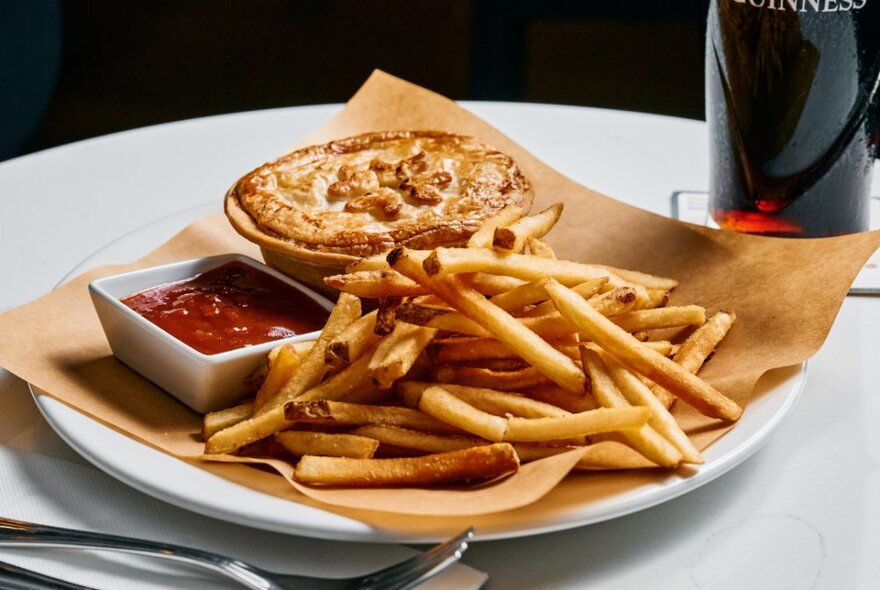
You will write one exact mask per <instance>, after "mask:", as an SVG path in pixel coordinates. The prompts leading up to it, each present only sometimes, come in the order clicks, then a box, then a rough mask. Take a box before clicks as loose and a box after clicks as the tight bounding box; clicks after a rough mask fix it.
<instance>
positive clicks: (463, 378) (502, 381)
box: [431, 365, 552, 391]
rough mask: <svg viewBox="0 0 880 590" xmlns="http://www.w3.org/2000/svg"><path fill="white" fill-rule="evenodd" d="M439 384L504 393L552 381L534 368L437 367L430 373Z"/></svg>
mask: <svg viewBox="0 0 880 590" xmlns="http://www.w3.org/2000/svg"><path fill="white" fill-rule="evenodd" d="M431 374H432V377H433V379H434V380H435V381H437V382H439V383H456V384H458V385H466V386H470V387H490V388H495V389H501V390H504V391H517V390H520V389H526V388H528V387H534V386H536V385H546V384H548V383H552V381H551V380H550V379H549V378H548V377H547V376H546V375H545V374H544V373H542V372H541V371H539V370H538V369H536V368H535V367H526V368H524V369H518V370H515V371H495V370H493V369H487V368H483V367H463V366H461V365H437V366H436V367H434V368H433V370H432V371H431Z"/></svg>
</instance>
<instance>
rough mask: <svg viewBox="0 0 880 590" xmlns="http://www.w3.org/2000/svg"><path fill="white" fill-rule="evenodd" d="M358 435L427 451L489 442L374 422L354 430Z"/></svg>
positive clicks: (444, 450) (437, 451) (465, 447)
mask: <svg viewBox="0 0 880 590" xmlns="http://www.w3.org/2000/svg"><path fill="white" fill-rule="evenodd" d="M354 434H356V435H358V436H366V437H368V438H372V439H375V440H377V441H379V442H380V443H382V444H386V445H393V446H395V447H401V448H404V449H414V450H417V451H422V452H425V453H445V452H448V451H457V450H459V449H467V448H470V447H476V446H479V445H485V444H487V441H486V440H485V439H482V438H475V437H472V436H459V435H454V434H432V433H430V432H422V431H420V430H410V429H409V428H400V427H399V426H383V425H379V424H372V425H369V426H361V427H359V428H356V429H355V430H354Z"/></svg>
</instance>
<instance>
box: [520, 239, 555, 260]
mask: <svg viewBox="0 0 880 590" xmlns="http://www.w3.org/2000/svg"><path fill="white" fill-rule="evenodd" d="M526 245H527V246H528V247H529V253H530V254H532V255H534V256H538V257H540V258H550V259H552V260H556V252H554V251H553V248H551V247H550V244H548V243H547V242H545V241H543V240H538V239H536V238H529V239H528V240H526Z"/></svg>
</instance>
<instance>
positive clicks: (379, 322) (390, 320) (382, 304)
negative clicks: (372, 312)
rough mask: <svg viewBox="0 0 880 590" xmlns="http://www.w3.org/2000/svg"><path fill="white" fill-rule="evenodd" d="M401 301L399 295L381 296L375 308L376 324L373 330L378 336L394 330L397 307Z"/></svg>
mask: <svg viewBox="0 0 880 590" xmlns="http://www.w3.org/2000/svg"><path fill="white" fill-rule="evenodd" d="M402 301H403V299H402V298H400V297H383V298H382V299H380V300H379V308H378V309H377V310H376V325H375V326H373V332H374V333H375V334H377V335H379V336H387V335H388V334H390V333H391V332H392V331H394V326H395V324H396V323H397V308H398V307H400V304H401V302H402Z"/></svg>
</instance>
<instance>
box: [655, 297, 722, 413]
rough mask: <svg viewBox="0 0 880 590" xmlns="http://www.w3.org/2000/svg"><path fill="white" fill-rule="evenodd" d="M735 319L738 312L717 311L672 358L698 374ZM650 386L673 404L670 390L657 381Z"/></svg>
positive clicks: (659, 396)
mask: <svg viewBox="0 0 880 590" xmlns="http://www.w3.org/2000/svg"><path fill="white" fill-rule="evenodd" d="M735 320H736V314H734V313H729V314H728V313H726V312H723V311H720V312H718V313H716V314H715V315H713V316H712V317H711V318H709V320H708V321H707V322H706V323H705V324H703V325H702V326H700V327H699V328H697V329H696V330H694V331H693V333H691V335H690V336H688V337H687V338H686V339H685V341H684V342H682V343H681V345H679V346H678V348H677V349H675V350H674V354H673V357H672V360H674V361H675V362H677V363H678V364H679V365H681V366H682V368H684V370H686V371H689V372H691V373H694V374H696V373H697V372H698V371H699V370H700V367H702V366H703V363H704V362H705V361H706V359H707V358H708V357H709V355H710V354H712V351H714V350H715V347H716V346H718V343H720V342H721V340H723V339H724V336H726V335H727V332H728V331H729V330H730V327H731V326H732V325H733V322H734V321H735ZM685 345H687V346H685ZM667 356H668V355H667ZM648 386H649V387H650V389H651V391H652V392H653V393H654V395H655V396H657V398H658V399H659V400H660V401H661V402H663V404H664V405H665V406H666V407H667V408H668V407H670V406H671V405H672V402H673V401H674V399H675V398H674V397H673V396H672V394H671V393H669V391H667V390H666V389H664V388H663V387H661V386H660V385H657V384H656V383H649V384H648Z"/></svg>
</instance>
